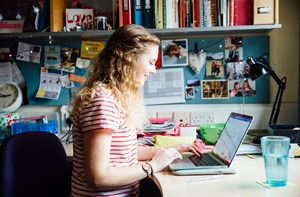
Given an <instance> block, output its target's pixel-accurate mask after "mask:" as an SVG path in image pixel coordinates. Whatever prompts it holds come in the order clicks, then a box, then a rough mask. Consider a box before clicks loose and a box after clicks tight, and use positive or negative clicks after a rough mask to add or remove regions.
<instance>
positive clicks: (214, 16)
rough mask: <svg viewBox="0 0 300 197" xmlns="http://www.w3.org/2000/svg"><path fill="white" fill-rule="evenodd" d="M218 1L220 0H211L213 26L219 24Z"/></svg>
mask: <svg viewBox="0 0 300 197" xmlns="http://www.w3.org/2000/svg"><path fill="white" fill-rule="evenodd" d="M217 1H218V0H210V12H211V13H210V17H211V19H210V20H211V26H217V24H218V23H217V13H218V10H217Z"/></svg>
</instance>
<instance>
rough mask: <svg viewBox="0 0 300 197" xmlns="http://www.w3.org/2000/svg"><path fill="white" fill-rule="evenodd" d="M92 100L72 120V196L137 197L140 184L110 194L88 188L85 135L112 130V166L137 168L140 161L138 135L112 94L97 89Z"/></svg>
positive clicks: (112, 191)
mask: <svg viewBox="0 0 300 197" xmlns="http://www.w3.org/2000/svg"><path fill="white" fill-rule="evenodd" d="M96 91H97V92H96V94H95V96H94V98H93V100H92V101H91V102H90V103H89V104H87V105H86V106H85V107H84V108H83V109H82V110H80V111H77V112H76V115H75V116H74V117H72V122H73V152H74V154H73V173H72V196H74V197H75V196H138V195H139V182H136V183H134V184H131V185H127V186H124V187H120V188H117V189H114V190H111V191H105V192H103V191H95V190H92V189H91V188H89V187H88V185H87V181H86V177H85V172H84V160H83V135H84V133H85V132H89V131H92V130H96V129H112V130H113V132H112V138H111V147H110V158H109V165H110V166H115V167H120V166H134V165H136V164H137V163H138V159H137V135H136V132H135V131H134V130H131V129H130V128H129V127H128V125H127V123H126V120H125V119H124V117H123V112H122V109H121V107H120V105H119V104H118V102H117V100H116V99H115V98H114V96H113V95H112V94H111V91H109V90H107V89H105V88H104V87H98V88H97V89H96Z"/></svg>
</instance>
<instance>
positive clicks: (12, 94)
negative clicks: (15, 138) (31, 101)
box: [0, 82, 23, 113]
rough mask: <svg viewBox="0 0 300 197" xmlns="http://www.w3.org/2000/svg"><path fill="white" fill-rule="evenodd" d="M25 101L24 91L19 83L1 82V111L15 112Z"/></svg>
mask: <svg viewBox="0 0 300 197" xmlns="http://www.w3.org/2000/svg"><path fill="white" fill-rule="evenodd" d="M22 102H23V96H22V91H21V89H20V87H19V86H18V84H16V83H12V82H7V83H0V112H6V113H7V112H14V111H16V110H17V109H18V108H19V107H20V106H21V104H22Z"/></svg>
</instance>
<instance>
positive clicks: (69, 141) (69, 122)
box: [60, 118, 73, 144]
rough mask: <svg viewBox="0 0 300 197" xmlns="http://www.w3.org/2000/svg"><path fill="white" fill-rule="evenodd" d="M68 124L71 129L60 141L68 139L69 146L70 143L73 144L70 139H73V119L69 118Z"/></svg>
mask: <svg viewBox="0 0 300 197" xmlns="http://www.w3.org/2000/svg"><path fill="white" fill-rule="evenodd" d="M66 123H67V124H68V125H69V129H68V131H67V133H66V134H65V135H63V136H62V137H61V138H60V139H61V140H62V139H64V138H65V137H67V139H66V144H69V143H72V142H73V140H72V139H71V140H70V138H71V137H72V129H71V128H72V120H71V118H67V119H66Z"/></svg>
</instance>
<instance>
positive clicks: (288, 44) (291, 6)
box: [20, 0, 300, 129]
mask: <svg viewBox="0 0 300 197" xmlns="http://www.w3.org/2000/svg"><path fill="white" fill-rule="evenodd" d="M299 10H300V2H299V1H298V0H288V1H284V0H281V1H280V23H281V24H282V28H281V29H276V30H273V31H272V32H271V33H270V65H271V66H272V68H273V69H274V70H275V72H276V73H277V75H278V76H279V77H280V78H281V77H283V76H286V77H287V80H288V82H287V87H286V90H285V92H284V94H283V102H282V107H281V111H280V114H279V118H278V121H277V124H295V123H297V122H298V119H297V118H298V115H297V114H298V111H297V110H298V91H299V87H298V79H299V76H298V73H299V25H298V24H299V18H300V17H299ZM270 87H271V90H270V95H271V98H270V101H271V103H270V104H247V103H245V104H238V105H237V104H226V105H222V104H215V105H207V104H203V105H202V104H198V105H159V106H148V107H147V108H146V109H147V111H148V112H149V114H151V115H153V112H170V110H171V109H172V112H174V111H209V112H211V111H212V112H214V113H215V122H224V121H225V120H226V118H227V116H228V114H229V113H230V112H231V111H236V112H242V113H247V114H252V115H254V116H255V117H256V118H255V121H254V124H253V126H252V128H254V129H266V128H267V125H268V121H269V117H270V113H271V110H272V105H273V102H274V100H275V97H276V92H277V88H278V87H277V84H276V83H275V82H274V81H273V80H272V79H271V80H270ZM173 109H174V110H173ZM29 110H30V111H41V110H42V111H45V112H47V111H58V112H60V107H58V106H47V107H45V106H24V107H21V109H20V112H21V113H22V112H24V111H29Z"/></svg>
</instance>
